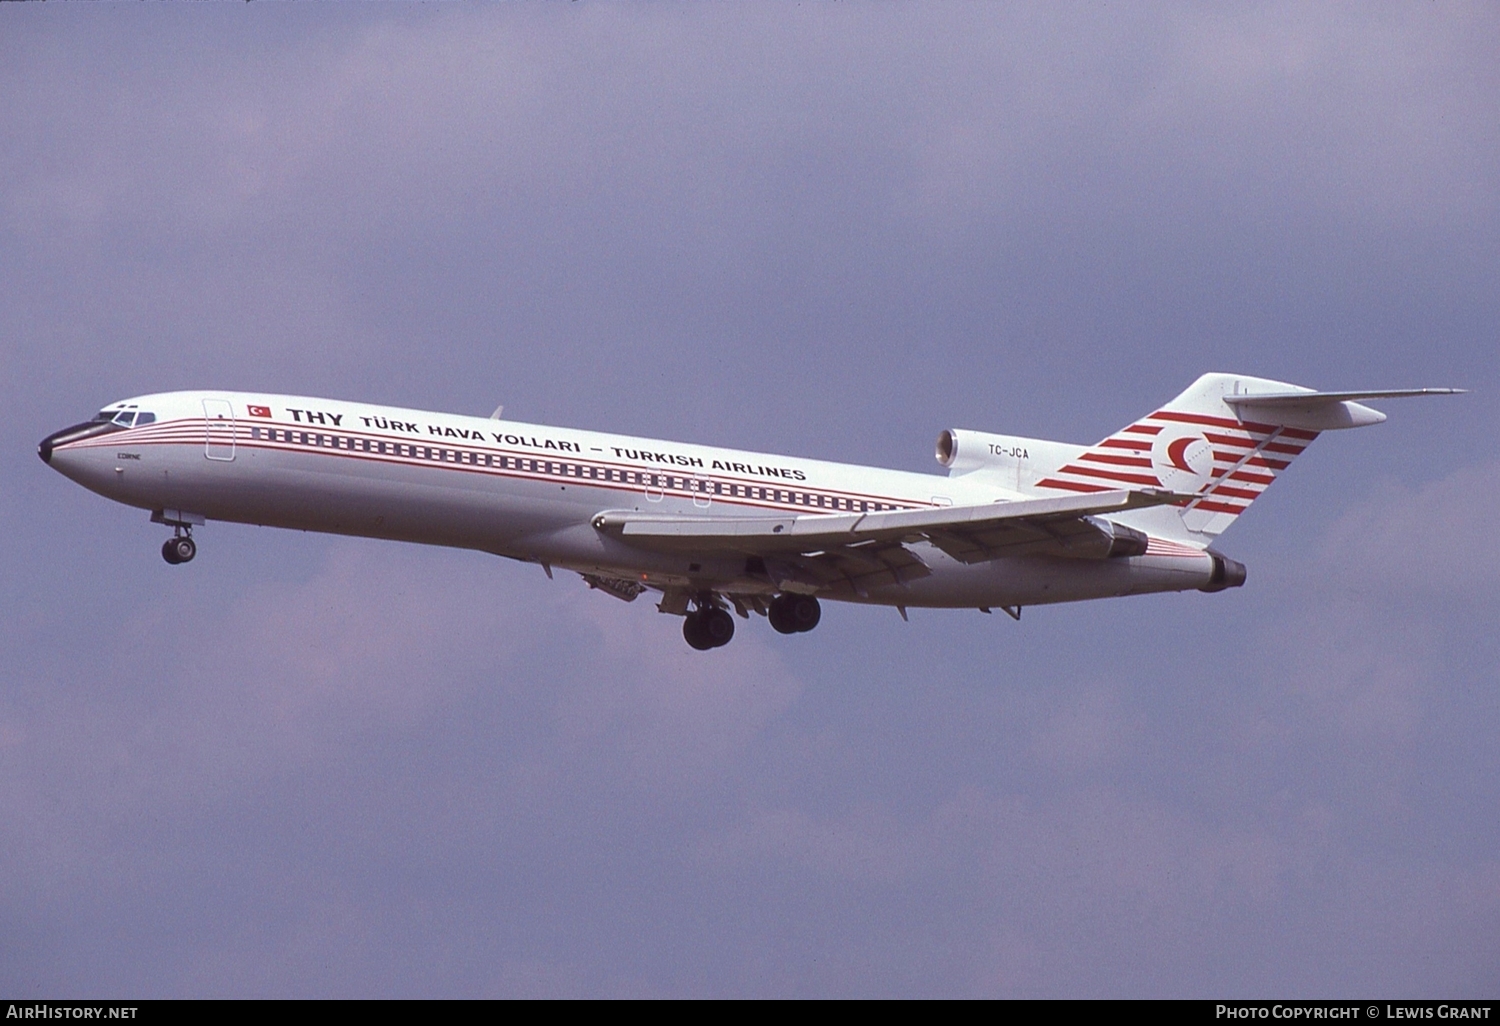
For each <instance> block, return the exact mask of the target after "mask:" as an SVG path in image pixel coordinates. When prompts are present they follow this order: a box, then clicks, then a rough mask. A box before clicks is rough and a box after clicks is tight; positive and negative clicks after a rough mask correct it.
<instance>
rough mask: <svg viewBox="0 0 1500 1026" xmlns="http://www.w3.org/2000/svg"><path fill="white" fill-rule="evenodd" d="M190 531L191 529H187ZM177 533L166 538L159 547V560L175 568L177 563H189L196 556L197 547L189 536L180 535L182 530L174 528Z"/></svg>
mask: <svg viewBox="0 0 1500 1026" xmlns="http://www.w3.org/2000/svg"><path fill="white" fill-rule="evenodd" d="M189 530H191V528H189ZM176 531H177V532H178V533H176V534H174V535H173V536H172V537H171V538H168V539H167V541H166V544H164V545H162V547H161V558H162V559H165V560H166V561H167V562H168V563H171V564H172V565H173V566H176V565H177V564H179V563H189V562H191V561H192V559H193V557H194V556H196V555H197V554H198V546H197V544H196V543H195V542H194V541H193V536H192V535H191V534H182V533H181V531H182V528H180V527H179V528H176Z"/></svg>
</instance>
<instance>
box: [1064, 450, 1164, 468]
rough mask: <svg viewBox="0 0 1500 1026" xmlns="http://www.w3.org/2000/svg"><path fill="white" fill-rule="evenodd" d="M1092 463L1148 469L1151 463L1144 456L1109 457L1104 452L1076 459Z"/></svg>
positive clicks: (1088, 454) (1089, 453)
mask: <svg viewBox="0 0 1500 1026" xmlns="http://www.w3.org/2000/svg"><path fill="white" fill-rule="evenodd" d="M1078 458H1079V459H1081V460H1090V461H1092V462H1094V463H1113V464H1115V465H1116V466H1119V467H1149V466H1151V461H1150V460H1149V459H1147V458H1146V457H1144V456H1111V455H1110V454H1109V453H1106V452H1086V453H1084V454H1083V455H1082V456H1080V457H1078Z"/></svg>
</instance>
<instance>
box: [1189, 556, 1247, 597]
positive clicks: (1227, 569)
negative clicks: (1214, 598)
mask: <svg viewBox="0 0 1500 1026" xmlns="http://www.w3.org/2000/svg"><path fill="white" fill-rule="evenodd" d="M1208 554H1209V555H1210V556H1212V557H1213V561H1214V568H1213V571H1212V572H1211V573H1210V574H1209V577H1208V583H1207V584H1205V585H1204V586H1203V587H1201V588H1199V589H1198V590H1199V591H1223V590H1224V589H1225V588H1238V587H1239V586H1240V585H1242V584H1244V583H1245V564H1244V563H1241V562H1239V561H1237V560H1233V559H1230V558H1229V557H1228V556H1221V555H1219V554H1218V553H1217V552H1214V551H1212V550H1210V551H1209V553H1208Z"/></svg>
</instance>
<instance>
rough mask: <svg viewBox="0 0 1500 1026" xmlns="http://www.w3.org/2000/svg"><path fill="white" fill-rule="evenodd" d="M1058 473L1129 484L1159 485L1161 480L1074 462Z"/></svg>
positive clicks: (1157, 486)
mask: <svg viewBox="0 0 1500 1026" xmlns="http://www.w3.org/2000/svg"><path fill="white" fill-rule="evenodd" d="M1058 473H1059V474H1081V475H1082V476H1084V477H1102V478H1104V480H1106V481H1128V482H1130V483H1131V484H1142V485H1151V486H1153V487H1156V488H1160V487H1161V482H1160V481H1158V480H1157V479H1156V475H1154V474H1153V475H1152V476H1150V477H1147V476H1146V475H1144V474H1122V473H1120V472H1119V471H1117V470H1099V469H1097V468H1095V467H1080V466H1078V465H1077V464H1076V463H1069V464H1068V465H1067V466H1066V467H1063V468H1062V469H1061V470H1059V471H1058Z"/></svg>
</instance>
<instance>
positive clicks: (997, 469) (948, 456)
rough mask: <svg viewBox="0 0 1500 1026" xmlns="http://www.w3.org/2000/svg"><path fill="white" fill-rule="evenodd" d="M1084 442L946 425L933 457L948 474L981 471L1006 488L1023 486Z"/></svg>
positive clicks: (1065, 459) (1076, 451)
mask: <svg viewBox="0 0 1500 1026" xmlns="http://www.w3.org/2000/svg"><path fill="white" fill-rule="evenodd" d="M1087 450H1088V446H1086V445H1070V444H1069V443H1067V442H1049V441H1046V440H1044V439H1041V438H1021V437H1019V436H1017V435H992V434H990V433H989V432H986V431H969V430H967V429H963V428H949V429H948V430H947V431H944V432H943V433H942V434H940V435H938V439H937V452H936V453H935V455H936V456H937V461H938V462H939V463H941V464H942V465H943V466H945V467H947V468H948V476H949V477H958V476H959V475H960V474H972V473H975V472H976V471H983V472H985V473H986V474H987V475H989V476H992V477H995V478H996V479H997V483H999V484H1001V485H1002V486H1004V487H1007V488H1012V489H1016V488H1025V487H1027V486H1029V485H1032V484H1035V483H1036V482H1037V481H1040V480H1041V479H1042V478H1044V477H1046V476H1047V475H1048V474H1050V473H1052V472H1053V471H1055V470H1057V469H1058V468H1059V467H1061V466H1062V465H1063V464H1065V463H1067V462H1068V461H1069V460H1071V459H1074V458H1076V457H1077V456H1078V455H1079V454H1080V453H1082V452H1086V451H1087Z"/></svg>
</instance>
